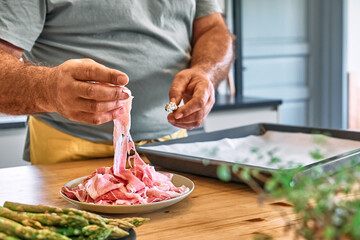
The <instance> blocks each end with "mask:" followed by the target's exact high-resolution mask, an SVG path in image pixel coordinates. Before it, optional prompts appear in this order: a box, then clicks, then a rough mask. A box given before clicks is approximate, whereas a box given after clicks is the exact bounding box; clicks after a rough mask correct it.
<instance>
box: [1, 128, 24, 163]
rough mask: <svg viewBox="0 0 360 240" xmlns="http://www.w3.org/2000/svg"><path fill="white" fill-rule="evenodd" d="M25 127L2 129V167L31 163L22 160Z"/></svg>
mask: <svg viewBox="0 0 360 240" xmlns="http://www.w3.org/2000/svg"><path fill="white" fill-rule="evenodd" d="M25 132H26V130H25V128H14V129H0V168H3V167H15V166H22V165H29V164H30V163H29V162H26V161H24V160H22V153H23V148H24V143H25Z"/></svg>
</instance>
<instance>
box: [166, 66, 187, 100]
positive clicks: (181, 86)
mask: <svg viewBox="0 0 360 240" xmlns="http://www.w3.org/2000/svg"><path fill="white" fill-rule="evenodd" d="M190 78H191V77H190V75H189V74H185V73H182V72H180V73H178V74H177V75H176V76H175V78H174V81H173V83H172V84H171V87H170V90H169V100H170V102H175V103H176V105H179V104H180V102H181V99H182V98H183V95H184V93H185V91H186V88H187V86H188V84H189V82H190Z"/></svg>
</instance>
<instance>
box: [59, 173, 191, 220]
mask: <svg viewBox="0 0 360 240" xmlns="http://www.w3.org/2000/svg"><path fill="white" fill-rule="evenodd" d="M84 178H86V177H81V178H77V179H74V180H72V181H70V182H68V183H66V184H65V185H64V186H66V187H75V186H77V185H79V183H81V182H82V180H83V179H84ZM171 182H172V183H173V184H174V185H175V186H176V187H180V186H182V185H185V186H186V187H188V188H189V191H188V192H187V193H185V194H183V195H181V196H179V197H176V198H172V199H169V200H165V201H161V202H155V203H146V204H137V205H116V206H113V205H111V206H106V205H105V206H104V205H98V204H93V203H83V202H79V201H77V200H73V199H71V198H68V197H67V196H65V195H64V194H63V193H62V192H61V190H60V194H61V196H62V197H63V198H64V199H65V200H67V201H68V202H70V203H72V204H74V205H76V206H77V207H78V208H80V209H83V210H87V211H92V212H99V213H108V214H125V213H145V212H152V211H156V210H159V209H161V208H165V207H168V206H171V205H173V204H175V203H178V202H180V201H181V200H183V199H184V198H186V197H187V196H188V195H189V194H190V193H191V192H192V191H193V190H194V187H195V185H194V183H193V182H192V181H191V180H190V179H188V178H186V177H184V176H181V175H178V174H173V178H172V180H171Z"/></svg>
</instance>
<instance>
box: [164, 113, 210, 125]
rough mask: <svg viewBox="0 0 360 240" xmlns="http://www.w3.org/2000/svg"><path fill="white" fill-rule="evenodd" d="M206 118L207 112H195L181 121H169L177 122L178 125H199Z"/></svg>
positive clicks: (171, 120)
mask: <svg viewBox="0 0 360 240" xmlns="http://www.w3.org/2000/svg"><path fill="white" fill-rule="evenodd" d="M204 118H205V112H204V111H203V110H201V111H197V112H194V113H193V114H190V115H189V116H186V117H183V118H180V119H172V118H170V119H168V120H169V122H174V123H175V122H176V123H177V124H194V125H199V124H201V123H202V121H203V119H204Z"/></svg>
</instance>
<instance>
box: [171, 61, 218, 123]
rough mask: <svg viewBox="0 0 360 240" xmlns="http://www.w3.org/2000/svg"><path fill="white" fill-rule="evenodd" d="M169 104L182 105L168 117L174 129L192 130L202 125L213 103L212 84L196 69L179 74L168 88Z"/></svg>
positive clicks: (213, 91)
mask: <svg viewBox="0 0 360 240" xmlns="http://www.w3.org/2000/svg"><path fill="white" fill-rule="evenodd" d="M169 98H170V101H171V102H175V103H176V105H179V104H180V102H181V99H183V100H184V105H183V106H181V107H180V108H178V109H177V110H176V111H175V112H173V113H170V114H169V115H168V121H169V123H171V124H172V125H174V126H175V127H179V128H185V129H189V130H191V129H193V128H195V127H199V126H200V125H201V124H203V122H204V120H205V118H206V116H207V115H208V114H209V112H210V110H211V108H212V107H213V105H214V102H215V90H214V85H213V83H212V82H211V81H210V80H209V78H208V77H207V76H206V74H205V73H203V72H202V71H201V70H199V69H196V68H190V69H185V70H183V71H181V72H179V73H178V74H177V75H176V76H175V78H174V81H173V83H172V85H171V87H170V92H169Z"/></svg>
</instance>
